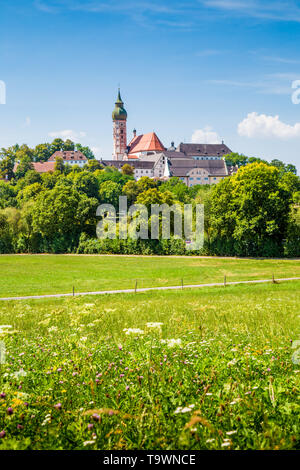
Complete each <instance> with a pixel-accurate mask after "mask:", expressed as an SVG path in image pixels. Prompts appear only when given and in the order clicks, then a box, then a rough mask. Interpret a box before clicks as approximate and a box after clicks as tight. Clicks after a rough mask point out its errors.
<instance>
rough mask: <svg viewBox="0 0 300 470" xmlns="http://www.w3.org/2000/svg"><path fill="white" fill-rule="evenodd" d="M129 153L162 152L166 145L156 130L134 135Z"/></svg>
mask: <svg viewBox="0 0 300 470" xmlns="http://www.w3.org/2000/svg"><path fill="white" fill-rule="evenodd" d="M129 146H130V150H129V154H132V153H137V152H151V151H152V152H162V151H163V150H165V147H164V146H163V144H162V143H161V141H160V140H159V138H158V137H157V135H156V134H155V132H149V133H148V134H143V135H139V136H137V137H134V138H133V139H132V141H131V142H130V144H129Z"/></svg>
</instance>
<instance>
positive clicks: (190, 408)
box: [174, 405, 195, 415]
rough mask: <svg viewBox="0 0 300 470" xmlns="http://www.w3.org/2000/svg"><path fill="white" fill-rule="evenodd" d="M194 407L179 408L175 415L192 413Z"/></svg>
mask: <svg viewBox="0 0 300 470" xmlns="http://www.w3.org/2000/svg"><path fill="white" fill-rule="evenodd" d="M194 406H195V405H189V406H185V407H182V406H178V408H176V410H175V411H174V414H175V415H176V414H178V413H189V412H190V411H192V409H193V408H194Z"/></svg>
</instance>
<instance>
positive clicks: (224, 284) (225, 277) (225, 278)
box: [224, 275, 227, 287]
mask: <svg viewBox="0 0 300 470" xmlns="http://www.w3.org/2000/svg"><path fill="white" fill-rule="evenodd" d="M226 281H227V279H226V275H225V276H224V287H226Z"/></svg>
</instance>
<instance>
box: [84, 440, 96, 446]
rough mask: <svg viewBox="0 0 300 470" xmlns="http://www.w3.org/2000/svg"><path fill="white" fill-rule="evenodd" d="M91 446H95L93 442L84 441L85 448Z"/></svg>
mask: <svg viewBox="0 0 300 470" xmlns="http://www.w3.org/2000/svg"><path fill="white" fill-rule="evenodd" d="M93 444H95V441H85V442H84V443H83V445H84V446H85V447H86V446H92V445H93Z"/></svg>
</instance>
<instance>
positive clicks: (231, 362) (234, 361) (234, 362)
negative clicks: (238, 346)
mask: <svg viewBox="0 0 300 470" xmlns="http://www.w3.org/2000/svg"><path fill="white" fill-rule="evenodd" d="M237 362H238V360H237V359H232V361H229V362H227V365H228V366H234V365H235V364H236V363H237Z"/></svg>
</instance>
